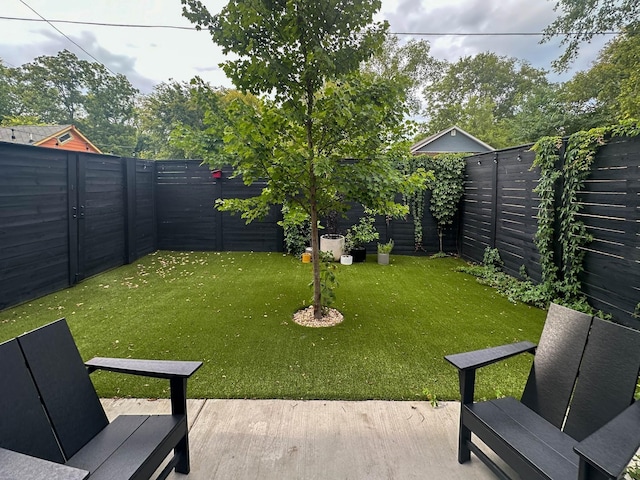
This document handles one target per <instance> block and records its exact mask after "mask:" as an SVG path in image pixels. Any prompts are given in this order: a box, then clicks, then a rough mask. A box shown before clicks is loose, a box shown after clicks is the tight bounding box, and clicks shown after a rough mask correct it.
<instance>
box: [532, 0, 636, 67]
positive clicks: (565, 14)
mask: <svg viewBox="0 0 640 480" xmlns="http://www.w3.org/2000/svg"><path fill="white" fill-rule="evenodd" d="M554 9H555V10H556V11H557V10H560V11H561V14H560V16H559V17H558V18H557V19H556V20H555V21H554V22H553V23H552V24H551V25H549V26H548V27H547V28H546V29H545V31H544V37H543V39H542V42H547V41H549V40H550V39H551V38H553V37H556V36H559V35H561V36H563V37H564V38H563V39H562V41H561V45H565V46H566V49H565V51H564V53H563V54H562V55H561V56H560V58H558V59H557V60H555V61H554V63H553V65H554V68H555V69H557V70H560V71H563V70H566V69H567V68H568V67H569V65H570V64H571V62H572V61H573V60H575V58H576V57H577V55H578V51H579V49H580V45H581V44H582V43H583V42H589V41H590V40H591V39H592V38H593V37H594V36H596V35H598V34H599V33H602V32H607V31H611V30H620V29H621V28H623V27H624V26H626V25H629V24H632V23H634V22H636V21H638V20H640V3H638V1H637V0H558V1H557V2H556V6H555V7H554Z"/></svg>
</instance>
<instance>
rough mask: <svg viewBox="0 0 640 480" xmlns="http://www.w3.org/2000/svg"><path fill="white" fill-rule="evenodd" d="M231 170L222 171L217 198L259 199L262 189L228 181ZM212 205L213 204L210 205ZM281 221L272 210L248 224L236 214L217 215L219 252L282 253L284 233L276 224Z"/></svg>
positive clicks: (259, 185)
mask: <svg viewBox="0 0 640 480" xmlns="http://www.w3.org/2000/svg"><path fill="white" fill-rule="evenodd" d="M230 175H231V169H224V171H223V178H222V179H221V181H220V192H219V197H220V198H249V197H253V196H256V195H259V194H260V192H261V191H262V188H263V187H264V186H265V184H264V183H262V182H255V183H254V184H253V185H251V186H246V185H245V184H244V182H243V181H242V179H241V178H229V177H230ZM211 204H212V203H211ZM280 220H282V213H281V208H279V207H272V208H271V210H270V212H269V214H268V215H267V216H266V217H265V218H263V219H261V220H259V221H253V222H251V223H250V224H247V222H246V220H244V219H243V218H241V216H240V215H239V214H236V215H232V214H230V213H228V212H224V213H222V214H221V215H220V222H221V225H220V229H219V231H220V232H221V234H222V235H221V239H220V240H221V242H220V244H219V245H218V247H217V249H218V250H225V251H256V252H282V251H284V232H283V229H282V227H280V226H279V225H278V224H277V222H278V221H280Z"/></svg>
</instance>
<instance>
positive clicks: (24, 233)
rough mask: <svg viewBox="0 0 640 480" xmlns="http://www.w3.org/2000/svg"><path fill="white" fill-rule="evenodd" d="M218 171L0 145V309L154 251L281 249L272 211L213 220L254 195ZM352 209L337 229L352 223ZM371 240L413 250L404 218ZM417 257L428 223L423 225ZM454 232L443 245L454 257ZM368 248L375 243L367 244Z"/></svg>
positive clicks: (432, 240)
mask: <svg viewBox="0 0 640 480" xmlns="http://www.w3.org/2000/svg"><path fill="white" fill-rule="evenodd" d="M230 174H231V171H230V170H228V169H226V170H224V171H223V172H222V175H221V177H220V178H214V176H213V175H212V172H211V171H210V170H209V168H208V167H206V166H202V165H200V162H198V161H196V160H186V161H173V160H172V161H157V162H156V161H151V160H140V159H132V158H120V157H114V156H109V155H96V154H89V153H82V152H80V153H79V152H68V151H64V150H57V149H46V148H39V147H31V146H22V145H15V144H10V143H0V310H1V309H4V308H7V307H9V306H11V305H16V304H18V303H20V302H23V301H26V300H30V299H33V298H36V297H38V296H41V295H44V294H47V293H50V292H54V291H57V290H59V289H61V288H65V287H67V286H69V285H73V284H75V283H77V282H78V281H80V280H82V279H83V278H86V277H88V276H91V275H95V274H97V273H99V272H102V271H105V270H107V269H109V268H113V267H117V266H120V265H124V264H126V263H131V262H133V261H135V260H136V259H138V258H140V257H142V256H144V255H146V254H148V253H151V252H153V251H155V250H157V249H166V250H216V251H222V250H224V251H283V250H284V233H283V229H282V227H280V226H279V225H278V221H279V220H281V218H282V215H281V212H280V210H279V209H277V208H274V209H273V210H272V211H271V213H270V214H269V215H268V216H267V218H265V219H263V220H262V221H257V222H253V223H251V224H249V225H247V224H246V222H245V220H243V219H242V218H241V217H240V216H239V215H231V214H229V213H221V212H219V211H217V210H216V209H215V208H214V207H213V206H214V203H215V200H216V199H217V198H239V197H240V198H241V197H246V196H250V195H256V194H258V193H259V191H260V189H261V188H262V185H261V184H259V183H256V184H254V185H252V186H251V187H247V186H246V185H244V183H243V182H242V180H241V179H239V178H231V176H230ZM361 214H362V209H361V208H357V207H354V208H353V209H352V210H351V211H350V212H349V215H348V218H345V219H340V222H339V228H340V230H342V231H344V230H346V229H347V228H348V227H349V226H350V225H352V224H353V223H356V222H357V220H358V218H359V217H360V215H361ZM377 226H378V228H379V231H380V232H381V241H386V240H387V239H388V238H394V240H395V241H396V250H395V251H396V252H397V253H412V252H413V251H414V242H413V223H412V221H411V219H410V218H409V219H407V220H406V221H404V220H392V221H390V222H386V221H385V219H383V218H378V219H377ZM423 229H424V231H425V235H424V238H425V241H424V245H425V247H426V250H427V251H430V252H435V251H437V248H438V243H437V235H436V229H435V224H434V222H433V220H432V219H431V218H430V216H429V215H426V218H425V220H424V222H423ZM455 232H456V230H455V227H454V228H453V229H450V230H448V231H447V235H445V239H446V240H447V241H446V242H445V248H446V249H447V251H455V245H456V235H455ZM372 247H374V248H375V244H373V245H372Z"/></svg>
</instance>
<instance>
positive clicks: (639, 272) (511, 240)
mask: <svg viewBox="0 0 640 480" xmlns="http://www.w3.org/2000/svg"><path fill="white" fill-rule="evenodd" d="M534 159H535V155H534V153H533V152H531V151H530V146H529V145H527V146H521V147H515V148H512V149H506V150H501V151H498V152H494V153H488V154H482V155H476V156H473V157H469V158H467V165H466V170H465V195H464V198H463V201H462V207H461V226H460V235H461V240H460V244H461V255H462V256H463V257H464V258H466V259H468V260H471V261H473V262H478V263H480V262H482V257H483V253H484V250H485V248H486V247H491V248H497V249H498V250H499V252H500V256H501V258H502V259H503V261H504V262H505V271H506V272H507V273H509V274H511V275H514V276H518V274H519V269H520V267H521V266H522V265H524V266H525V268H526V271H527V274H528V275H529V276H530V277H531V278H532V279H533V280H534V281H541V279H542V272H541V270H540V256H539V253H538V251H537V248H536V246H535V243H534V237H535V234H536V231H537V209H538V205H539V201H540V200H539V197H538V196H537V195H536V194H535V193H534V192H533V189H534V188H535V186H536V185H537V181H538V179H539V176H540V173H539V170H538V169H537V168H532V165H533V161H534ZM559 168H562V160H561V162H560V163H559ZM579 201H580V203H581V206H582V210H581V212H580V214H579V216H578V218H579V220H581V221H583V222H584V224H585V226H586V228H587V231H588V232H589V233H590V234H591V235H592V236H593V241H592V242H591V243H590V244H589V245H587V246H586V247H585V260H584V267H585V271H584V273H583V274H582V275H581V277H580V279H581V281H582V287H583V291H584V293H585V294H586V295H587V297H588V299H589V303H590V304H591V305H592V306H593V307H595V308H596V309H601V310H602V311H604V312H607V313H610V314H612V315H613V317H614V319H615V320H616V321H618V322H620V323H623V324H625V325H628V326H632V327H634V328H640V320H638V318H637V317H636V312H635V310H636V308H637V305H638V303H639V302H640V138H638V137H635V138H615V139H612V140H610V141H609V142H608V143H607V145H605V146H604V147H602V148H601V149H600V150H599V151H598V153H597V155H596V159H595V162H594V166H593V170H592V172H591V174H590V176H589V178H588V180H587V181H586V184H585V189H584V191H583V192H581V193H580V194H579Z"/></svg>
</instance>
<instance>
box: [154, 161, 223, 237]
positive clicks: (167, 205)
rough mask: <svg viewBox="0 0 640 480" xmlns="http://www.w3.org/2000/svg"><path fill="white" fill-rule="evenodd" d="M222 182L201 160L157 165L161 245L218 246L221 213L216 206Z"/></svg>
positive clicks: (157, 197) (158, 220) (157, 202)
mask: <svg viewBox="0 0 640 480" xmlns="http://www.w3.org/2000/svg"><path fill="white" fill-rule="evenodd" d="M218 184H219V182H215V181H214V179H212V177H211V171H210V170H209V168H208V167H206V166H201V165H200V162H197V161H191V160H183V161H177V160H167V161H160V162H158V164H157V165H156V214H157V219H156V222H157V229H158V248H159V249H161V250H217V246H218V242H219V240H220V239H219V235H218V230H217V228H216V222H217V221H218V216H219V213H218V212H217V210H216V209H214V208H213V204H214V201H215V199H216V193H217V190H218V189H219V187H218V189H217V188H216V187H217V185H218Z"/></svg>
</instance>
